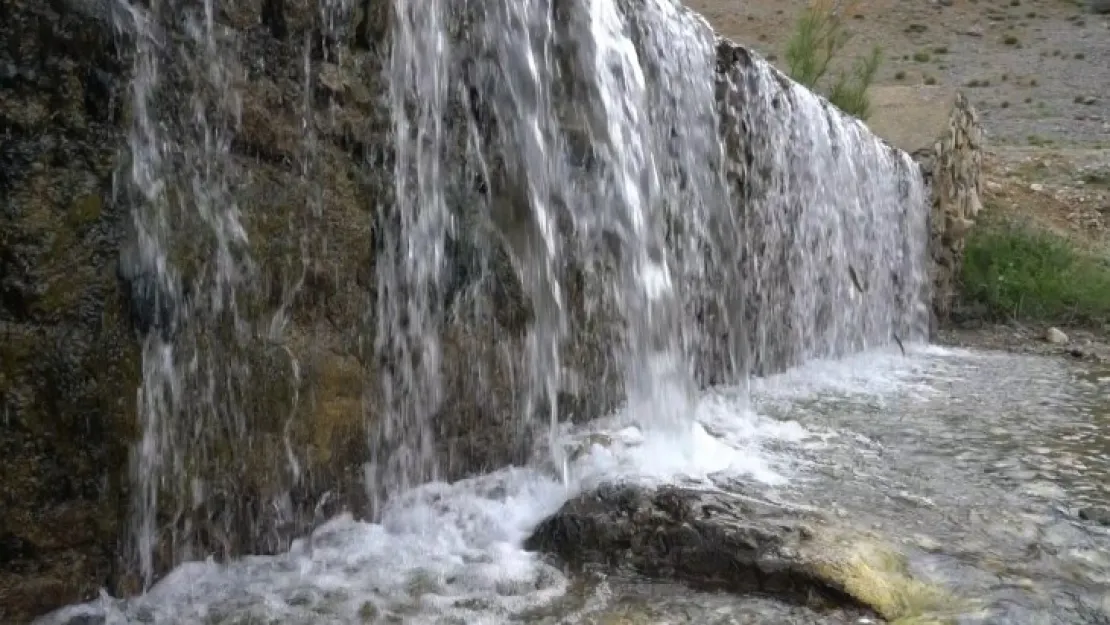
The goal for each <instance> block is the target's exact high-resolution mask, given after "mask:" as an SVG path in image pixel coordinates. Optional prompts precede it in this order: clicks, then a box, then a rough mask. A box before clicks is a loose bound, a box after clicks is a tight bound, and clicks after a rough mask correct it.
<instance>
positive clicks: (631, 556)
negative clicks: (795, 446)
mask: <svg viewBox="0 0 1110 625" xmlns="http://www.w3.org/2000/svg"><path fill="white" fill-rule="evenodd" d="M525 547H526V548H527V549H530V550H534V551H540V552H543V553H547V554H550V555H552V556H554V557H556V558H557V559H558V560H560V561H561V562H563V563H565V564H566V565H568V566H569V567H571V568H572V569H577V570H580V569H582V568H584V567H591V568H596V567H602V568H604V569H605V570H607V571H609V572H620V571H624V572H626V573H635V574H639V575H644V576H648V577H651V578H656V579H665V580H668V581H674V582H681V583H686V584H690V585H691V586H694V587H697V588H703V589H715V590H720V591H725V592H732V593H737V594H760V595H763V596H771V597H775V598H778V599H781V600H784V601H787V602H792V603H797V604H803V605H807V606H809V607H814V608H818V609H821V608H838V609H842V608H850V609H856V610H858V611H860V613H861V615H865V614H866V613H871V614H877V615H878V616H880V617H882V618H884V619H886V620H888V621H899V619H907V620H906V621H905V622H910V621H909V620H908V619H914V618H920V619H923V620H920V621H917V620H914V621H912V622H933V621H931V620H927V619H926V617H936V616H937V615H939V614H942V613H944V612H945V611H947V610H950V609H952V608H954V607H956V604H957V602H956V601H955V600H954V599H953V597H951V596H950V595H949V594H948V593H947V592H946V591H944V590H943V589H942V588H940V587H937V586H935V585H932V584H930V583H927V582H923V581H921V580H917V579H915V578H913V576H911V575H910V574H909V572H908V569H907V564H906V561H905V559H904V557H903V556H902V555H900V554H899V553H898V552H896V551H895V550H893V549H892V548H890V547H888V546H886V545H885V544H884V543H883V542H882V541H881V540H880V539H877V538H875V537H868V536H865V535H862V534H860V533H858V532H852V531H845V530H843V529H841V528H837V527H835V526H833V525H830V524H829V523H828V522H827V521H826V520H824V519H822V518H820V517H818V516H816V515H814V514H812V513H807V512H802V511H800V510H797V509H792V508H789V507H787V506H784V505H780V504H774V503H770V502H767V501H763V500H760V499H759V498H758V497H753V496H747V495H742V494H739V493H735V492H728V491H722V490H718V489H713V488H708V487H705V486H680V485H670V486H659V487H653V486H643V485H636V484H628V483H623V484H621V483H610V484H604V485H602V486H599V487H598V488H596V489H595V490H591V491H587V492H585V493H582V494H580V495H578V496H576V497H574V498H572V499H571V500H570V501H568V502H567V503H566V504H564V505H563V507H562V508H561V509H560V510H559V511H558V512H556V513H555V514H554V515H552V516H551V517H549V518H548V519H546V520H544V521H543V522H542V523H540V525H539V526H538V527H537V528H536V530H535V532H534V533H533V534H532V535H531V536H530V537H529V538H528V539H527V541H526V542H525ZM899 622H902V621H899Z"/></svg>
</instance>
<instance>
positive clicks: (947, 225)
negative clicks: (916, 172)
mask: <svg viewBox="0 0 1110 625" xmlns="http://www.w3.org/2000/svg"><path fill="white" fill-rule="evenodd" d="M982 148H983V131H982V128H981V127H980V125H979V114H978V113H977V112H976V111H975V109H974V108H972V106H971V104H970V103H969V102H968V100H967V98H966V97H965V96H964V95H963V94H962V93H957V94H956V98H955V103H954V105H953V107H952V111H951V113H950V114H949V116H948V125H947V127H946V128H945V130H944V132H943V134H942V135H941V136H940V137H938V138H937V140H936V141H935V142H934V143H933V145H931V146H927V147H924V148H921V149H919V150H917V151H916V152H914V157H915V158H917V160H918V162H919V163H920V164H921V167H922V171H923V173H924V175H925V180H926V183H927V184H928V185H929V187H930V190H931V194H932V202H933V206H932V215H931V221H932V227H931V233H930V241H929V251H930V255H931V257H932V260H933V263H932V265H931V267H930V270H931V276H930V278H931V281H932V285H933V313H934V315H935V318H936V321H937V322H939V323H944V322H945V321H946V320H947V319H948V317H949V315H950V313H951V311H952V303H953V300H954V298H955V294H956V289H957V286H958V281H959V277H960V271H961V268H962V266H963V258H964V245H965V240H966V237H967V234H968V232H969V230H970V229H971V227H972V226H973V225H974V224H975V217H976V216H977V215H978V214H979V211H980V210H981V209H982V203H981V200H980V197H981V196H982V192H983V182H982V173H981V172H982V160H983V157H982Z"/></svg>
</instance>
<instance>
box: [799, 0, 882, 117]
mask: <svg viewBox="0 0 1110 625" xmlns="http://www.w3.org/2000/svg"><path fill="white" fill-rule="evenodd" d="M850 8H851V7H845V6H843V3H842V2H841V0H814V2H813V3H812V4H811V5H810V6H809V7H808V8H806V10H805V11H804V12H803V13H802V15H801V17H799V18H798V23H797V24H796V26H795V28H794V34H793V36H791V38H790V42H789V43H788V44H787V46H786V63H787V71H788V72H789V74H790V77H791V78H793V79H794V80H796V81H798V82H799V83H801V84H803V85H805V86H806V87H809V88H810V89H816V88H817V86H818V83H820V82H821V80H822V79H823V78H824V77H825V76H826V74H828V72H829V66H830V64H831V63H832V60H833V59H834V58H835V57H836V55H837V54H839V53H840V51H841V50H842V49H843V48H844V46H845V45H846V44H847V43H848V40H849V39H850V38H851V34H850V33H849V32H848V31H847V29H845V27H844V21H843V14H844V13H845V12H846V11H848V10H850ZM880 65H882V50H881V49H880V48H879V47H878V46H875V47H874V48H873V49H872V50H871V53H870V54H869V55H867V56H865V57H862V58H860V59H857V60H856V63H855V64H854V66H853V67H852V70H851V71H849V72H840V73H838V74H837V77H836V79H835V80H834V81H833V83H832V85H831V86H829V88H828V91H827V97H828V98H829V101H830V102H832V103H833V104H834V105H836V106H837V107H838V108H840V109H841V110H843V111H844V112H845V113H848V114H850V115H855V116H856V117H859V118H860V119H867V117H868V116H869V115H870V114H871V100H870V98H869V97H868V95H867V89H868V88H869V87H870V86H871V83H872V82H873V81H874V80H875V75H876V74H877V73H878V71H879V66H880Z"/></svg>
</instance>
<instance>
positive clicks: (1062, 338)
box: [1044, 328, 1068, 345]
mask: <svg viewBox="0 0 1110 625" xmlns="http://www.w3.org/2000/svg"><path fill="white" fill-rule="evenodd" d="M1044 340H1046V341H1048V342H1049V343H1052V344H1053V345H1063V344H1064V343H1067V342H1068V335H1067V334H1064V333H1063V331H1061V330H1060V328H1049V329H1048V330H1046V331H1045V333H1044Z"/></svg>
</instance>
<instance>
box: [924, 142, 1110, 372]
mask: <svg viewBox="0 0 1110 625" xmlns="http://www.w3.org/2000/svg"><path fill="white" fill-rule="evenodd" d="M983 175H984V178H985V179H986V183H985V185H984V197H983V206H984V208H983V212H982V213H981V214H980V218H979V219H978V220H977V223H976V225H975V228H974V229H973V231H972V233H971V235H970V237H969V239H968V242H967V245H968V249H967V254H966V256H965V263H964V267H963V271H962V273H961V279H960V282H959V290H958V292H957V301H956V304H955V306H954V309H953V313H952V317H951V318H950V319H948V320H946V322H945V323H944V324H943V325H942V328H941V331H940V332H939V336H938V341H939V342H941V343H942V344H946V345H959V346H964V347H977V348H984V349H1002V350H1006V351H1013V352H1020V353H1035V354H1042V355H1062V356H1066V357H1069V358H1082V359H1093V360H1097V361H1100V362H1110V161H1108V160H1107V151H1105V150H1091V149H1078V148H1070V149H1069V148H1049V147H1041V148H1027V147H1010V146H1003V147H995V148H992V149H991V150H989V152H988V154H987V156H986V158H985V159H984V171H983ZM1050 329H1056V330H1059V331H1060V333H1056V332H1052V333H1051V334H1053V336H1051V337H1050V336H1049V334H1050Z"/></svg>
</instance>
